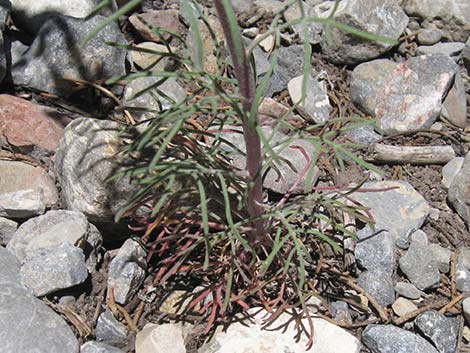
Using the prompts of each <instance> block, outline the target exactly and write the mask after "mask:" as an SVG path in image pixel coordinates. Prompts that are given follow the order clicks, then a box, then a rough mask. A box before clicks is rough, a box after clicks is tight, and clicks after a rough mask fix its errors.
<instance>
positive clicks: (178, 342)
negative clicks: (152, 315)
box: [135, 323, 186, 353]
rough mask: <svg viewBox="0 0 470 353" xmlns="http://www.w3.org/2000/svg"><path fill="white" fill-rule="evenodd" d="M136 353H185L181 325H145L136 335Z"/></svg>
mask: <svg viewBox="0 0 470 353" xmlns="http://www.w3.org/2000/svg"><path fill="white" fill-rule="evenodd" d="M135 351H136V353H186V347H185V344H184V339H183V328H182V326H181V324H177V323H171V324H163V325H155V324H146V325H145V327H144V328H143V329H142V331H140V332H139V333H137V337H136V342H135Z"/></svg>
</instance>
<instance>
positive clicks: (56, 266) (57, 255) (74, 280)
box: [20, 243, 88, 297]
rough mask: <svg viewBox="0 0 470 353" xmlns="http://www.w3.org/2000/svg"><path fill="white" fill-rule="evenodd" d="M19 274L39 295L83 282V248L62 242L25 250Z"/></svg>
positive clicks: (84, 269)
mask: <svg viewBox="0 0 470 353" xmlns="http://www.w3.org/2000/svg"><path fill="white" fill-rule="evenodd" d="M20 274H21V282H22V283H23V284H24V285H25V286H27V287H28V288H30V289H31V290H32V291H33V294H34V295H35V296H37V297H41V296H43V295H47V294H50V293H54V292H57V291H59V290H62V289H66V288H71V287H73V286H76V285H78V284H81V283H83V282H85V280H86V279H87V277H88V270H87V268H86V264H85V255H84V254H83V251H82V250H81V249H79V248H76V247H75V246H73V245H71V244H70V243H64V244H62V245H59V246H50V247H46V248H41V249H39V250H36V251H34V252H31V253H29V254H28V255H27V256H26V257H25V259H24V263H23V265H22V266H21V270H20Z"/></svg>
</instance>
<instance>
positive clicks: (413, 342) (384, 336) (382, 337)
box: [362, 325, 438, 353]
mask: <svg viewBox="0 0 470 353" xmlns="http://www.w3.org/2000/svg"><path fill="white" fill-rule="evenodd" d="M362 341H363V343H364V344H365V345H366V346H367V347H368V348H369V349H370V350H371V351H372V352H374V353H398V352H400V353H401V352H403V353H405V352H406V353H408V352H409V353H424V352H426V353H438V351H437V350H436V349H435V348H434V347H433V346H432V345H431V344H430V343H429V342H428V341H426V340H425V339H424V338H422V337H420V336H418V335H415V334H413V333H411V332H410V331H406V330H404V329H401V328H399V327H396V326H393V325H368V326H367V327H366V329H365V330H364V331H363V332H362Z"/></svg>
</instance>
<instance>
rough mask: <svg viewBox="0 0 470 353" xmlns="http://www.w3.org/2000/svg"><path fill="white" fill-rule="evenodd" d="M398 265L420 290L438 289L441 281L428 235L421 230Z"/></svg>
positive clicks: (412, 238)
mask: <svg viewBox="0 0 470 353" xmlns="http://www.w3.org/2000/svg"><path fill="white" fill-rule="evenodd" d="M398 263H399V265H400V269H401V270H402V271H403V273H404V274H405V275H406V276H407V277H408V279H409V280H410V281H411V283H413V284H414V285H415V286H416V287H417V288H418V289H421V290H425V289H429V288H433V287H436V286H437V285H438V284H439V282H440V280H441V274H440V273H439V269H438V267H437V262H436V261H435V259H434V257H433V253H432V250H431V247H430V246H429V244H428V238H427V235H426V234H425V233H424V232H423V231H421V230H418V231H416V232H414V233H413V234H412V235H411V244H410V247H409V249H408V251H407V252H406V254H405V255H404V256H402V257H401V258H400V260H399V261H398Z"/></svg>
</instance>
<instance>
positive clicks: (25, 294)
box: [0, 247, 79, 353]
mask: <svg viewBox="0 0 470 353" xmlns="http://www.w3.org/2000/svg"><path fill="white" fill-rule="evenodd" d="M20 280H21V279H20V263H19V261H18V260H17V259H16V258H15V256H14V255H12V254H11V253H10V252H9V251H7V250H5V249H4V248H3V247H0V307H1V308H2V310H0V332H1V337H2V345H1V348H0V351H1V352H5V353H9V352H15V353H31V352H48V353H64V352H70V353H78V351H79V345H78V341H77V339H76V338H75V335H74V333H73V332H72V330H71V329H70V327H69V326H68V325H67V323H66V322H65V320H64V319H62V318H61V317H60V316H59V315H58V314H56V313H55V312H54V311H53V310H52V309H51V308H49V307H48V306H47V305H46V304H44V302H42V301H41V300H38V299H36V298H35V297H34V296H32V295H31V294H30V292H29V291H28V290H27V289H26V288H25V287H24V286H23V285H22V284H21V282H20ZM25 330H26V331H25ZM25 332H27V334H26V335H25Z"/></svg>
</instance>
